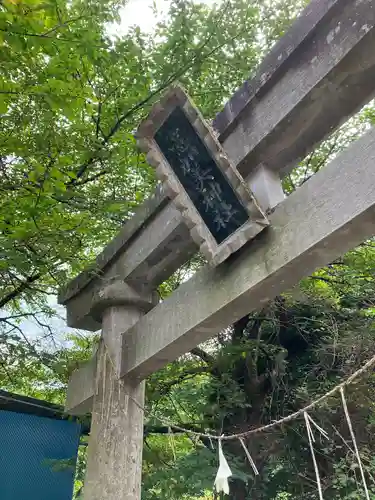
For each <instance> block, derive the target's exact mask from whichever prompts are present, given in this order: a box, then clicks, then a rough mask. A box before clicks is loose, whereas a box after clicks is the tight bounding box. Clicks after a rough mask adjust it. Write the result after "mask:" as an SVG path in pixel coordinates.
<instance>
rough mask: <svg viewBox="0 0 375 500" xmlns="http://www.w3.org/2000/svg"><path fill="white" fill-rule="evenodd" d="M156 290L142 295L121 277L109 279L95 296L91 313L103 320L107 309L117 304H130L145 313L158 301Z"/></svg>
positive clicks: (99, 320) (97, 318)
mask: <svg viewBox="0 0 375 500" xmlns="http://www.w3.org/2000/svg"><path fill="white" fill-rule="evenodd" d="M158 301H159V300H158V295H157V293H156V292H151V293H149V294H142V295H140V294H139V293H138V292H137V291H135V290H134V288H132V287H131V286H129V285H128V284H127V283H125V282H124V281H122V280H120V279H113V280H109V281H108V282H107V284H105V285H104V286H103V287H102V288H100V289H99V291H98V292H97V293H96V294H95V296H94V297H93V300H92V303H91V310H90V314H91V315H92V316H93V317H94V318H95V319H96V320H97V321H98V322H101V320H102V317H103V313H104V311H105V310H106V309H108V308H110V307H116V306H128V307H130V308H131V307H134V308H136V309H139V310H141V311H143V312H145V313H147V312H148V311H150V310H151V309H152V308H153V307H155V305H156V304H157V303H158Z"/></svg>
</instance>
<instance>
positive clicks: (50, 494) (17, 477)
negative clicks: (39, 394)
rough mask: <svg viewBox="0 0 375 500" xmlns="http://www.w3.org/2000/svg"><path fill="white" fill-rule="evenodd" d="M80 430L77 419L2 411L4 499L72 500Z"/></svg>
mask: <svg viewBox="0 0 375 500" xmlns="http://www.w3.org/2000/svg"><path fill="white" fill-rule="evenodd" d="M80 433H81V429H80V425H79V424H78V423H77V422H73V421H67V420H57V419H53V418H46V417H39V416H35V415H29V414H25V413H16V412H10V411H0V500H71V499H72V493H73V480H74V466H72V465H71V464H69V461H72V460H75V459H76V457H77V452H78V444H79V437H80ZM61 459H62V461H61Z"/></svg>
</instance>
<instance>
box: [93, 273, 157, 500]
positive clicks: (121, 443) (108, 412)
mask: <svg viewBox="0 0 375 500" xmlns="http://www.w3.org/2000/svg"><path fill="white" fill-rule="evenodd" d="M154 305H155V298H154V296H153V295H150V296H148V297H141V296H140V295H139V294H138V293H137V292H135V291H134V290H133V289H132V288H131V287H129V286H128V285H127V284H125V283H124V282H123V281H120V280H118V281H111V282H109V283H108V284H107V285H104V286H103V287H102V288H101V290H100V291H99V292H98V294H97V295H96V296H95V297H94V299H93V302H92V310H91V313H92V314H93V316H94V317H96V318H97V319H98V320H100V321H101V322H102V338H101V341H100V346H99V350H98V355H97V369H96V384H95V393H94V404H93V410H92V421H91V433H90V440H89V446H88V458H87V469H86V478H85V485H84V500H139V499H140V498H141V473H142V446H143V411H142V410H141V409H140V408H139V406H137V404H136V402H138V404H139V405H141V406H143V405H144V388H145V384H144V382H141V383H138V382H137V381H134V380H127V379H121V380H120V379H119V368H120V361H121V336H122V335H123V334H124V332H125V335H126V330H128V329H129V328H130V327H131V326H133V325H134V324H135V323H136V322H137V321H138V320H139V318H140V317H141V316H142V315H143V314H144V313H145V312H147V311H149V310H150V309H151V308H152V307H153V306H154Z"/></svg>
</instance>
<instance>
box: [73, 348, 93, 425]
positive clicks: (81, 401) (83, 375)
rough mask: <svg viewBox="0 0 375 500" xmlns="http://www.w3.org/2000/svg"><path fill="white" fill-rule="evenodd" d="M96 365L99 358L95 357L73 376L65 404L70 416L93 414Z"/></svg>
mask: <svg viewBox="0 0 375 500" xmlns="http://www.w3.org/2000/svg"><path fill="white" fill-rule="evenodd" d="M96 364H97V356H96V355H94V356H93V357H92V358H91V359H90V361H87V362H86V363H84V364H83V365H82V366H81V367H80V368H78V369H77V370H75V371H74V372H73V373H72V374H71V376H70V379H69V384H68V392H67V395H66V402H65V411H66V412H67V413H68V414H69V415H85V414H86V413H90V412H91V410H92V405H93V400H94V393H95V378H96Z"/></svg>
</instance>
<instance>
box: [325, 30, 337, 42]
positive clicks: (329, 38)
mask: <svg viewBox="0 0 375 500" xmlns="http://www.w3.org/2000/svg"><path fill="white" fill-rule="evenodd" d="M334 38H335V30H332V31H330V32H329V33H328V35H327V38H326V40H327V43H328V44H331V43H332V42H333V39H334Z"/></svg>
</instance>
